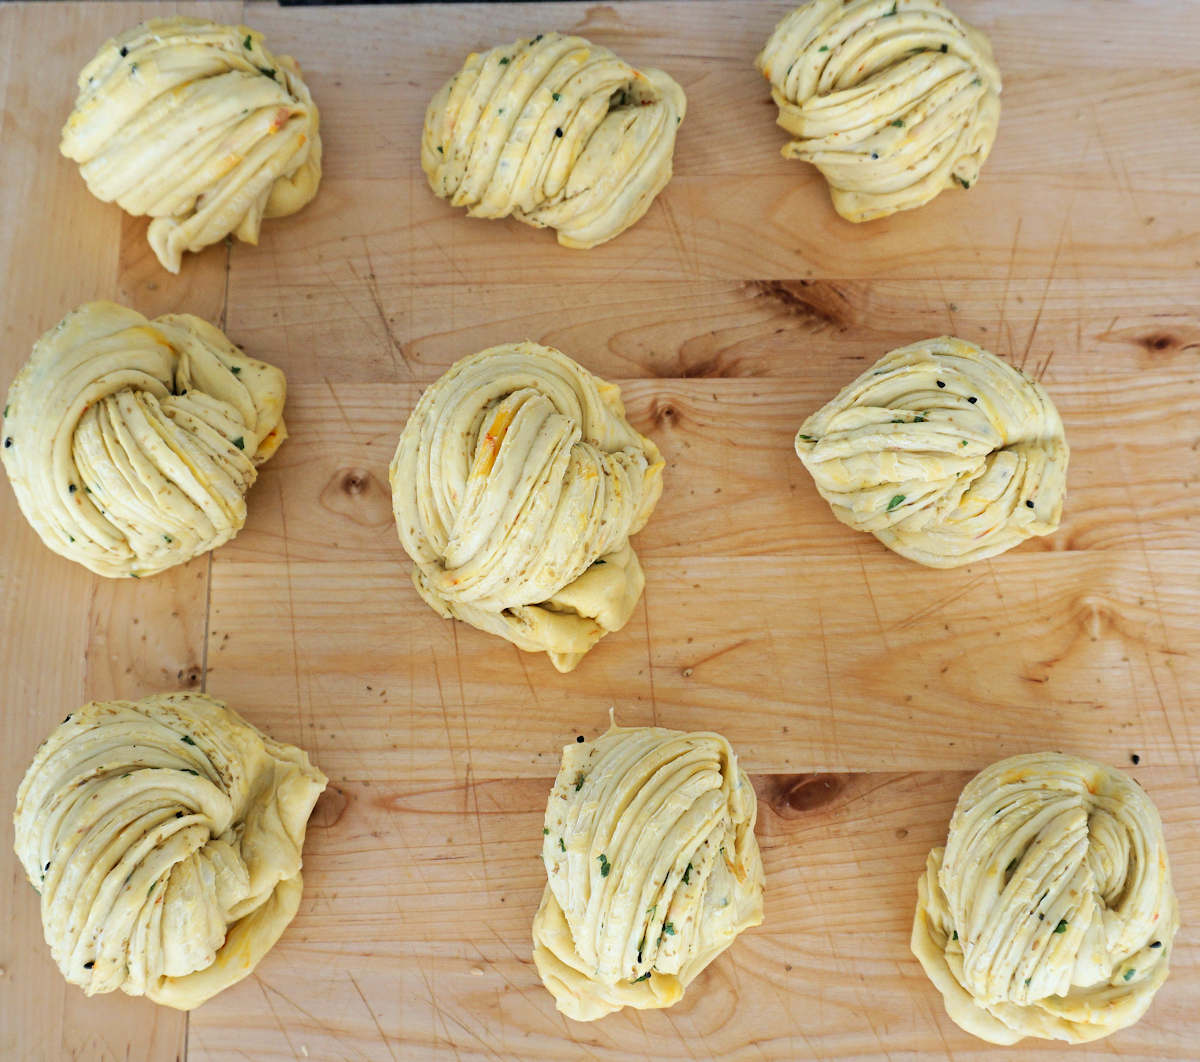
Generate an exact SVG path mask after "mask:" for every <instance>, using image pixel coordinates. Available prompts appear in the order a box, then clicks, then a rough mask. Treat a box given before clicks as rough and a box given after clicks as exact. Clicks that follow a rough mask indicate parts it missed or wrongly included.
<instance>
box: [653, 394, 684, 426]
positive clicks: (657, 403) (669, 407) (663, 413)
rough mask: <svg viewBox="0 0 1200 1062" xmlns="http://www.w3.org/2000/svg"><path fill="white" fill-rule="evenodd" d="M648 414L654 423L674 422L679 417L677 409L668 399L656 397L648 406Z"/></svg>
mask: <svg viewBox="0 0 1200 1062" xmlns="http://www.w3.org/2000/svg"><path fill="white" fill-rule="evenodd" d="M650 415H651V416H652V417H653V418H654V423H655V424H674V423H675V422H676V420H677V419H678V417H679V411H678V410H677V409H676V408H675V404H674V403H673V402H671V401H670V400H669V399H665V398H656V399H655V400H654V405H653V406H651V407H650Z"/></svg>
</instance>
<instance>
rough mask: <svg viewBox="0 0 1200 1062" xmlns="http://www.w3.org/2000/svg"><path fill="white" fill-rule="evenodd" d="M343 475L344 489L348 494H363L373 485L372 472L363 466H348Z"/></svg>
mask: <svg viewBox="0 0 1200 1062" xmlns="http://www.w3.org/2000/svg"><path fill="white" fill-rule="evenodd" d="M341 476H342V490H344V491H345V492H346V493H347V494H361V493H362V492H363V491H364V490H366V489H367V488H368V487H369V486H370V485H371V473H370V472H366V471H364V470H363V469H361V468H347V469H345V470H344V471H343V472H342V473H341Z"/></svg>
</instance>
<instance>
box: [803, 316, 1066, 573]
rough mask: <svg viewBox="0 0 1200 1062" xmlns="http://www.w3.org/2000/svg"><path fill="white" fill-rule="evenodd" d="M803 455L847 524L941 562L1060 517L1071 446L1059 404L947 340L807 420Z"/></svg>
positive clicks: (896, 356)
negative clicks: (1067, 439)
mask: <svg viewBox="0 0 1200 1062" xmlns="http://www.w3.org/2000/svg"><path fill="white" fill-rule="evenodd" d="M796 452H797V454H798V455H799V457H800V459H801V460H802V461H803V462H804V464H805V466H806V467H807V468H808V470H809V472H811V473H812V476H813V479H814V481H815V482H816V485H817V489H818V490H819V491H820V492H821V495H822V496H823V497H824V498H825V499H826V500H827V501H829V502H830V504H831V505H832V506H833V509H834V513H835V515H836V516H837V517H838V519H839V520H841V521H842V522H843V523H845V524H848V525H849V526H851V527H853V528H855V529H856V530H860V531H869V532H871V533H873V534H875V535H876V537H878V538H879V539H880V540H881V541H883V542H884V543H885V544H886V545H887V546H889V547H890V548H892V549H894V550H896V552H898V553H901V554H902V555H904V556H907V557H910V558H911V559H914V560H917V561H919V562H920V563H923V564H927V565H931V566H934V567H951V566H955V565H958V564H965V563H968V562H970V561H971V560H976V559H980V558H982V557H986V556H992V555H994V554H996V553H999V552H1002V551H1003V550H1006V549H1009V548H1011V547H1012V546H1014V545H1016V544H1017V543H1018V542H1020V541H1022V540H1023V539H1024V538H1027V537H1029V536H1030V535H1044V534H1049V533H1050V532H1052V531H1053V530H1054V529H1055V528H1056V527H1057V526H1058V523H1059V520H1060V519H1061V514H1062V500H1063V494H1064V493H1065V486H1066V466H1067V459H1068V456H1069V451H1068V448H1067V445H1066V439H1065V436H1064V433H1063V427H1062V421H1061V419H1060V418H1059V415H1058V411H1057V410H1056V409H1055V407H1054V404H1053V403H1052V402H1051V401H1050V398H1049V396H1048V395H1047V394H1046V393H1045V391H1044V390H1043V389H1042V387H1041V386H1040V385H1039V384H1038V383H1036V382H1035V381H1033V380H1030V379H1028V378H1027V377H1025V376H1024V374H1022V373H1020V372H1019V371H1018V370H1016V369H1013V368H1011V367H1010V366H1008V365H1007V364H1006V363H1005V362H1003V361H1001V360H1000V359H999V358H996V357H995V356H993V355H992V354H989V353H988V352H987V351H984V350H981V349H980V348H979V347H976V346H975V345H974V344H971V343H967V342H965V341H963V340H959V339H954V338H952V337H949V336H943V337H941V338H939V339H933V340H927V341H925V342H922V343H916V344H913V345H912V346H909V347H904V348H901V349H900V350H896V351H893V352H892V353H891V354H889V355H887V356H886V357H884V358H883V359H882V360H881V361H879V362H878V363H877V364H876V365H875V366H874V367H872V368H871V369H869V370H868V371H867V372H865V373H864V374H863V375H862V376H860V377H859V378H858V379H857V380H855V381H854V382H853V383H852V384H850V385H849V386H847V387H846V388H844V389H843V390H842V391H841V393H839V394H838V395H837V396H836V397H835V398H834V399H833V400H832V401H830V402H829V403H828V404H826V406H825V407H824V408H822V409H821V410H819V411H818V412H817V413H815V414H813V415H812V416H811V417H809V418H808V420H807V421H805V423H804V425H803V426H802V427H801V429H800V431H799V433H798V434H797V436H796Z"/></svg>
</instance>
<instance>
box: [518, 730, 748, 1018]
mask: <svg viewBox="0 0 1200 1062" xmlns="http://www.w3.org/2000/svg"><path fill="white" fill-rule="evenodd" d="M757 810H758V804H757V801H756V799H755V795H754V789H753V787H752V786H751V784H750V780H749V779H748V778H747V777H746V774H745V772H744V771H743V770H741V768H739V767H738V763H737V757H736V756H735V755H734V753H733V749H732V748H730V746H729V742H728V741H726V740H725V738H723V737H721V735H719V734H711V733H691V734H688V733H682V732H680V731H677V730H664V729H662V728H660V727H634V728H622V727H618V726H616V725H614V726H613V727H612V728H611V729H610V730H609V731H608V733H606V734H605V735H604V736H603V737H601V738H600V739H599V740H597V741H595V742H588V743H585V744H571V745H567V746H566V747H565V748H564V749H563V757H562V765H561V767H560V768H559V772H558V777H557V778H556V779H555V782H554V788H553V789H552V790H551V791H550V799H549V801H548V803H547V805H546V818H545V825H544V827H543V830H542V861H543V863H544V864H545V867H546V877H547V883H546V889H545V892H544V893H543V895H542V903H541V906H540V907H539V908H538V912H537V915H536V916H535V918H534V921H533V944H534V951H533V958H534V963H535V964H536V966H537V969H538V973H539V975H540V976H541V978H542V982H543V983H544V984H545V986H546V988H547V989H548V990H549V991H550V992H551V993H552V994H553V996H554V999H555V1003H556V1005H557V1007H558V1009H559V1010H560V1011H562V1013H563V1014H565V1015H566V1016H567V1017H569V1018H573V1019H575V1020H576V1021H594V1020H595V1019H596V1018H602V1017H604V1015H606V1014H611V1013H612V1012H613V1011H616V1010H620V1009H621V1008H622V1007H627V1006H628V1007H636V1008H638V1009H642V1010H646V1009H652V1008H659V1007H669V1006H671V1005H672V1004H674V1003H676V1002H678V1000H679V999H680V998H682V996H683V992H684V989H686V988H687V986H688V985H689V984H690V983H691V982H692V981H693V980H694V979H695V978H696V977H697V976H698V975H699V974H700V972H701V971H703V970H704V969H705V968H706V967H707V966H708V965H709V963H711V962H712V961H713V960H714V959H715V958H716V957H717V956H718V955H720V954H721V952H723V951H724V950H725V949H726V948H728V947H729V945H730V944H732V943H733V941H734V939H735V938H736V937H737V935H738V934H739V933H741V932H742V930H744V929H747V928H749V927H750V926H756V925H758V924H759V923H761V922H762V917H763V897H762V894H763V866H762V857H761V856H760V855H759V850H758V842H757V841H756V839H755V837H754V823H755V818H756V816H757Z"/></svg>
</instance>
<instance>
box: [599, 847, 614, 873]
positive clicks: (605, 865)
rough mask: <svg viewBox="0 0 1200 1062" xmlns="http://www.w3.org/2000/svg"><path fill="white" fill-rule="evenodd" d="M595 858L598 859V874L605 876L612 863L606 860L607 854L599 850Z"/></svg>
mask: <svg viewBox="0 0 1200 1062" xmlns="http://www.w3.org/2000/svg"><path fill="white" fill-rule="evenodd" d="M596 858H597V859H599V860H600V876H601V877H602V878H607V877H608V872H609V871H610V870H612V864H611V863H610V862H609V861H608V856H606V855H605V854H604V853H603V852H601V853H600V854H599V855H598V856H596Z"/></svg>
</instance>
